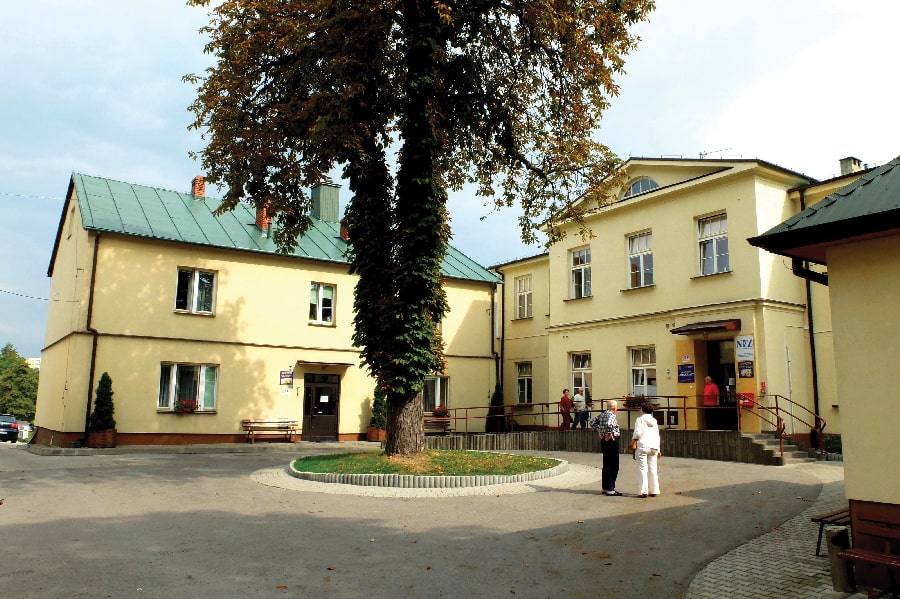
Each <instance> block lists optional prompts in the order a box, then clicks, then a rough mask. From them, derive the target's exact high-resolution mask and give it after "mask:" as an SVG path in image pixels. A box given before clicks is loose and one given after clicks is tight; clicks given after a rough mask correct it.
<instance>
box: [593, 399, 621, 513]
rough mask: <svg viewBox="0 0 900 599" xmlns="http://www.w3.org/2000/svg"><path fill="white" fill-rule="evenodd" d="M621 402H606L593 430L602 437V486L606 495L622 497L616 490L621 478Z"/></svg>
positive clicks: (595, 419) (595, 420)
mask: <svg viewBox="0 0 900 599" xmlns="http://www.w3.org/2000/svg"><path fill="white" fill-rule="evenodd" d="M618 409H619V402H617V401H616V400H614V399H610V400H609V401H607V402H606V409H605V410H603V411H602V412H600V413H599V414H597V416H595V417H594V419H593V420H591V428H593V429H594V430H595V431H597V435H599V436H600V452H601V453H602V454H603V471H602V473H601V476H600V478H601V480H602V482H601V486H602V487H603V494H604V495H621V493H619V492H618V491H617V490H616V478H618V476H619V453H620V452H619V436H620V435H621V433H620V432H619V421H618V420H617V419H616V411H617V410H618Z"/></svg>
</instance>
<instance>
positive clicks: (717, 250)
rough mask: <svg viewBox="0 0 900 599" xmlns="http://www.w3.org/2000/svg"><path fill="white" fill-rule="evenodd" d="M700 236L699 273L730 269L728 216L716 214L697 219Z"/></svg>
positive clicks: (712, 273)
mask: <svg viewBox="0 0 900 599" xmlns="http://www.w3.org/2000/svg"><path fill="white" fill-rule="evenodd" d="M697 223H698V227H699V238H700V275H701V276H703V275H714V274H716V273H720V272H728V271H729V270H730V268H729V264H728V218H727V217H726V215H724V214H718V215H716V216H711V217H709V218H701V219H700V220H698V221H697Z"/></svg>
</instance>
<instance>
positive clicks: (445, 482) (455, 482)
mask: <svg viewBox="0 0 900 599" xmlns="http://www.w3.org/2000/svg"><path fill="white" fill-rule="evenodd" d="M554 459H557V458H554ZM568 471H569V463H568V462H567V461H565V460H559V464H557V465H556V466H554V467H552V468H547V469H546V470H536V471H534V472H525V473H523V474H512V475H509V476H503V475H493V474H491V475H476V476H419V475H413V474H331V473H327V474H326V473H321V472H302V471H300V470H297V469H296V468H294V463H293V462H291V463H290V464H289V465H288V472H290V474H291V476H294V477H296V478H300V479H303V480H310V481H314V482H320V483H337V484H343V485H356V486H361V487H397V488H400V489H458V488H463V487H484V486H487V485H501V484H506V483H526V482H531V481H535V480H543V479H545V478H551V477H553V476H559V475H560V474H564V473H566V472H568Z"/></svg>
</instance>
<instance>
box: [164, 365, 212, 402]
mask: <svg viewBox="0 0 900 599" xmlns="http://www.w3.org/2000/svg"><path fill="white" fill-rule="evenodd" d="M218 374H219V367H218V366H217V365H215V364H176V363H171V362H163V363H162V364H160V368H159V396H158V399H157V403H156V409H157V410H160V411H167V410H168V411H170V412H179V413H193V412H214V411H215V410H216V395H217V387H218V378H219V377H218Z"/></svg>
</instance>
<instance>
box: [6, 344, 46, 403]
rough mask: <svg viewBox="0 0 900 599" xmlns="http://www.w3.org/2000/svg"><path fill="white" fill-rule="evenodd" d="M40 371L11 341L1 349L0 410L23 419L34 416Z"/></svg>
mask: <svg viewBox="0 0 900 599" xmlns="http://www.w3.org/2000/svg"><path fill="white" fill-rule="evenodd" d="M37 389H38V373H37V371H35V370H34V369H33V368H31V367H30V366H28V362H26V360H25V358H23V357H22V356H20V355H19V352H18V351H16V348H15V347H13V345H12V344H11V343H7V344H6V345H5V346H3V348H2V349H0V412H3V413H5V414H15V415H16V417H18V418H19V419H21V420H32V419H33V418H34V408H35V402H36V401H37Z"/></svg>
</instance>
